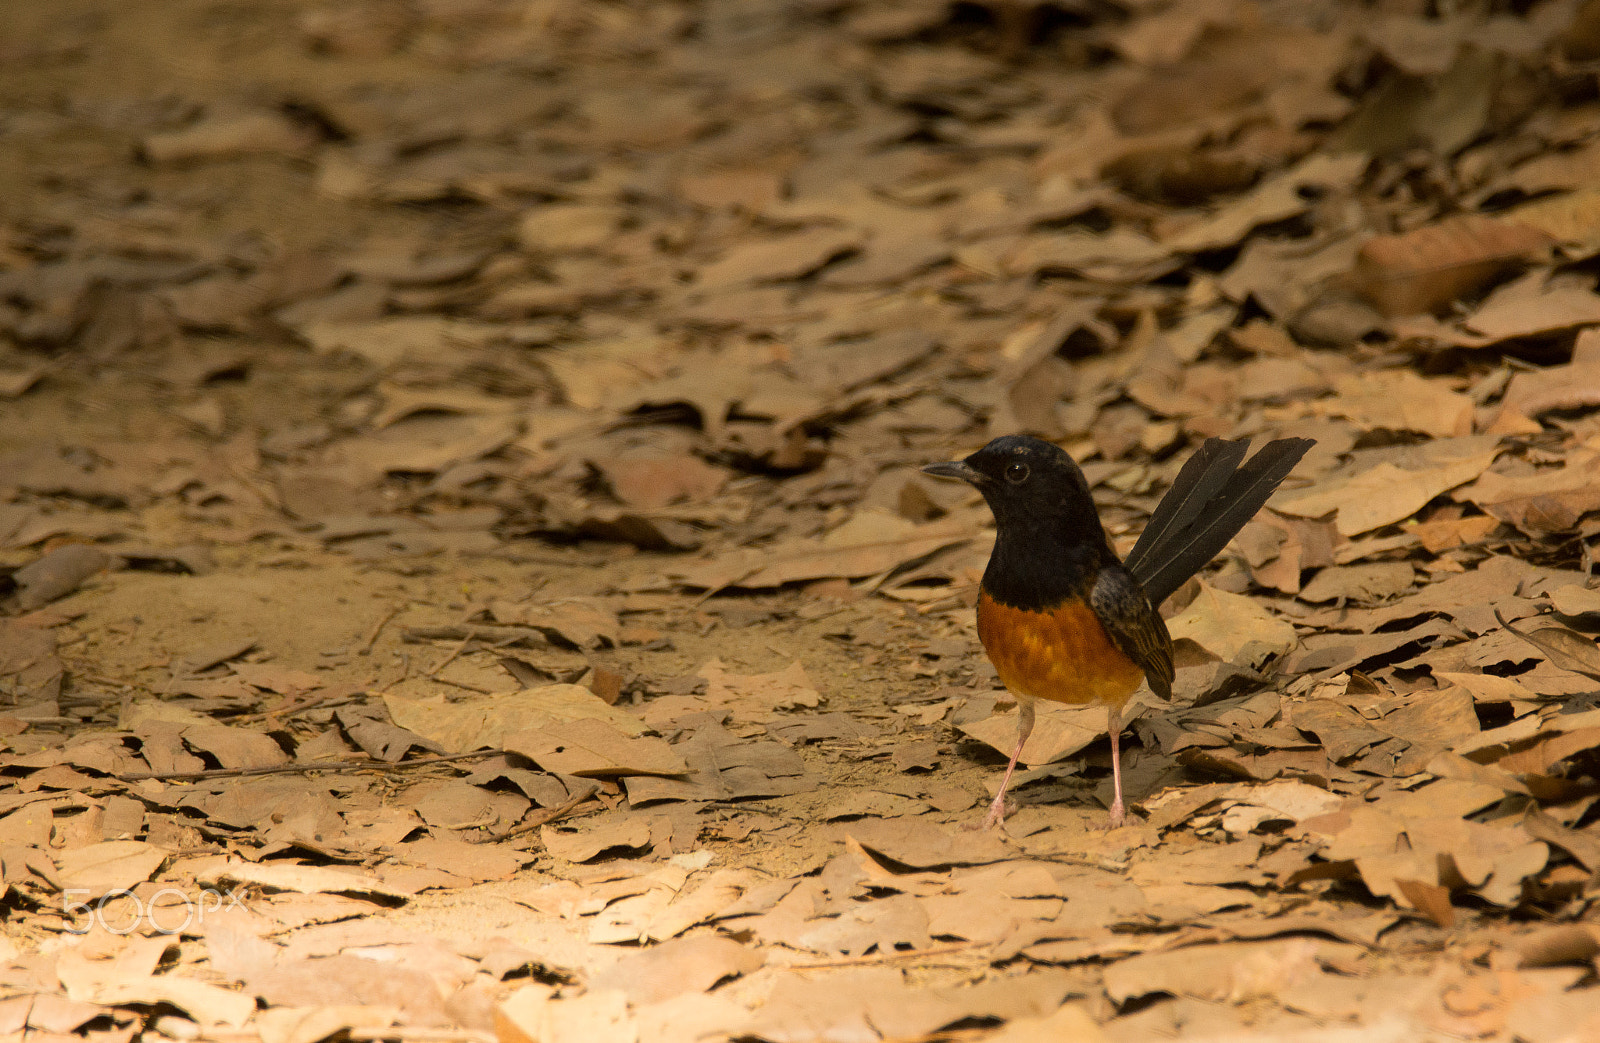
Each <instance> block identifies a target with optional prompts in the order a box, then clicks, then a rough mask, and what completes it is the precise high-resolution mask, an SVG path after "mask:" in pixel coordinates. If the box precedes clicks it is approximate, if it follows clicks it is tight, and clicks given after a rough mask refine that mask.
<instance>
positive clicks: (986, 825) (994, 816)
mask: <svg viewBox="0 0 1600 1043" xmlns="http://www.w3.org/2000/svg"><path fill="white" fill-rule="evenodd" d="M1005 820H1006V795H1005V793H1004V792H1003V791H1002V792H1001V793H1000V794H999V795H998V796H996V797H995V798H994V800H992V801H990V803H989V813H988V814H987V815H985V816H984V817H983V822H982V823H981V824H979V825H972V824H970V823H969V824H968V825H967V827H966V828H967V829H971V830H982V831H984V832H988V831H989V830H991V829H993V828H994V827H996V826H998V825H999V824H1000V823H1002V822H1004V821H1005Z"/></svg>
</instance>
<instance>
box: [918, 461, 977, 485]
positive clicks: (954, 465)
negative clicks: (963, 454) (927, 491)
mask: <svg viewBox="0 0 1600 1043" xmlns="http://www.w3.org/2000/svg"><path fill="white" fill-rule="evenodd" d="M922 473H923V474H931V475H933V476H934V477H935V478H959V479H960V480H961V481H963V482H968V483H970V484H972V485H979V484H981V483H982V482H983V480H984V477H983V473H982V472H981V471H978V470H977V469H976V468H974V467H973V466H972V465H971V464H969V463H967V462H966V461H965V460H952V461H950V462H949V463H947V464H929V465H928V466H926V467H924V468H923V469H922Z"/></svg>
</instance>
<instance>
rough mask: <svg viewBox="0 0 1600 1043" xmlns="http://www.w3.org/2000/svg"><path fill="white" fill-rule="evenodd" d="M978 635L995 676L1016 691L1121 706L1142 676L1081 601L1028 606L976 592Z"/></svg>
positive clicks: (1038, 695) (1043, 697)
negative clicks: (1036, 609) (1047, 607)
mask: <svg viewBox="0 0 1600 1043" xmlns="http://www.w3.org/2000/svg"><path fill="white" fill-rule="evenodd" d="M978 640H980V641H982V642H983V650H984V651H985V652H987V653H989V660H990V662H992V663H994V668H995V672H996V673H998V674H999V675H1000V680H1001V681H1003V682H1005V686H1006V687H1007V688H1009V689H1011V690H1012V691H1013V692H1016V693H1018V694H1019V695H1031V696H1033V697H1035V698H1038V699H1050V700H1053V701H1055V702H1058V703H1113V704H1116V705H1119V706H1120V705H1121V704H1122V703H1123V702H1125V701H1126V700H1127V698H1128V697H1129V696H1130V695H1132V694H1133V693H1134V692H1136V691H1138V689H1139V683H1140V682H1141V681H1143V680H1144V671H1143V670H1141V669H1140V668H1139V667H1138V665H1137V664H1135V663H1134V661H1133V660H1131V659H1129V658H1128V657H1127V656H1125V655H1123V654H1122V652H1120V651H1119V650H1118V649H1117V647H1116V646H1115V645H1113V644H1112V643H1111V639H1110V638H1109V637H1107V636H1106V631H1105V628H1104V627H1102V626H1101V625H1100V621H1099V620H1098V619H1096V618H1095V615H1094V612H1093V611H1092V610H1091V609H1090V608H1089V606H1088V605H1086V604H1084V603H1083V602H1082V601H1076V600H1073V601H1067V602H1065V603H1064V604H1062V605H1061V606H1060V607H1058V608H1055V609H1050V610H1048V611H1044V612H1030V611H1027V610H1026V609H1020V608H1011V607H1010V606H1007V605H1002V604H1000V603H999V602H997V601H994V600H993V599H991V598H990V597H989V595H988V594H979V595H978Z"/></svg>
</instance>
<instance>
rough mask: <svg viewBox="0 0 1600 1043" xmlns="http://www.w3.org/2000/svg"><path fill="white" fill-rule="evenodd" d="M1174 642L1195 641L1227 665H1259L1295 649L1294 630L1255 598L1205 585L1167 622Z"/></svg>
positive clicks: (1202, 584)
mask: <svg viewBox="0 0 1600 1043" xmlns="http://www.w3.org/2000/svg"><path fill="white" fill-rule="evenodd" d="M1167 632H1168V633H1169V634H1171V635H1172V639H1173V640H1174V641H1180V640H1188V641H1193V642H1194V643H1195V644H1197V645H1199V646H1200V647H1201V648H1202V649H1204V650H1205V651H1206V652H1207V653H1208V654H1209V655H1212V656H1215V657H1216V658H1218V659H1220V660H1222V661H1223V662H1224V663H1241V662H1243V661H1245V660H1248V661H1250V662H1251V663H1259V662H1260V661H1262V660H1263V659H1266V658H1269V657H1274V656H1281V655H1284V654H1285V653H1287V652H1288V651H1289V650H1290V649H1292V648H1294V646H1295V644H1296V643H1297V641H1298V639H1297V638H1296V637H1295V631H1294V626H1293V625H1292V624H1290V623H1288V622H1286V621H1284V620H1282V619H1279V618H1278V617H1277V616H1274V615H1273V614H1272V613H1270V612H1268V611H1267V610H1266V609H1265V608H1263V607H1261V605H1260V604H1259V603H1258V602H1256V601H1255V600H1254V599H1252V598H1248V597H1244V596H1242V595H1239V594H1230V593H1228V592H1227V591H1225V590H1218V589H1216V588H1215V587H1212V586H1210V585H1209V584H1206V583H1201V584H1200V593H1199V594H1197V595H1196V596H1195V599H1194V600H1193V601H1191V602H1190V603H1189V605H1188V607H1186V608H1185V609H1184V610H1183V611H1182V612H1180V613H1179V614H1178V615H1176V616H1173V617H1172V618H1171V619H1169V620H1167Z"/></svg>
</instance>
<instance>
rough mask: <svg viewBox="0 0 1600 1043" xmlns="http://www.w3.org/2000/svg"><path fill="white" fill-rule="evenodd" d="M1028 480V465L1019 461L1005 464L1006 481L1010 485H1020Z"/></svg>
mask: <svg viewBox="0 0 1600 1043" xmlns="http://www.w3.org/2000/svg"><path fill="white" fill-rule="evenodd" d="M1027 480H1028V465H1027V464H1025V463H1023V462H1022V461H1021V460H1013V461H1011V462H1010V463H1009V464H1006V481H1008V482H1010V483H1011V484H1012V485H1021V484H1022V483H1023V482H1025V481H1027Z"/></svg>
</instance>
